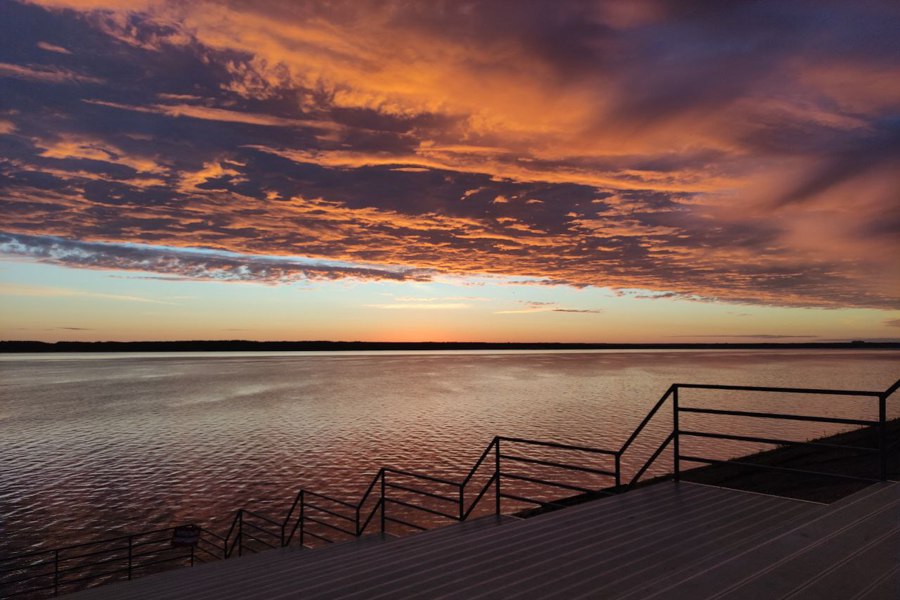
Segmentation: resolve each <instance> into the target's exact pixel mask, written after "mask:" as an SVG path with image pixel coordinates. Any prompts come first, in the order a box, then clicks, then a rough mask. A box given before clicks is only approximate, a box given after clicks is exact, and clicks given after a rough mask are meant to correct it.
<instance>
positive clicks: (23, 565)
mask: <svg viewBox="0 0 900 600" xmlns="http://www.w3.org/2000/svg"><path fill="white" fill-rule="evenodd" d="M898 388H900V380H898V381H897V382H896V383H894V384H893V385H892V386H891V387H889V388H888V389H887V390H885V391H883V392H874V391H858V390H830V389H808V388H786V387H763V386H731V385H708V384H687V383H675V384H672V385H671V386H669V388H668V389H667V390H666V392H665V393H664V394H663V395H662V396H661V397H660V399H659V400H658V401H657V402H656V404H655V405H654V406H653V408H651V409H650V411H649V412H648V413H647V415H646V416H645V417H644V418H643V420H642V421H641V422H640V424H639V425H638V426H637V428H635V430H634V431H633V432H632V433H631V435H629V437H628V438H627V439H626V441H625V442H624V444H622V446H621V447H620V448H619V449H618V450H608V449H603V448H593V447H588V446H577V445H571V444H563V443H558V442H548V441H538V440H529V439H523V438H512V437H504V436H497V437H494V439H493V440H492V441H491V442H490V443H489V444H488V445H487V447H486V448H485V449H484V451H483V452H482V453H481V455H480V456H479V458H478V460H476V461H475V464H474V465H473V466H472V467H471V469H470V470H469V471H468V473H467V474H466V476H465V477H464V478H463V479H461V480H459V481H453V480H450V479H446V478H443V477H437V476H434V475H430V474H426V473H418V472H414V471H409V470H401V469H396V468H392V467H382V468H381V469H379V470H378V472H377V473H376V474H375V476H374V477H373V478H372V480H371V482H370V483H369V485H368V487H367V488H366V490H365V492H364V493H363V495H362V496H361V498H360V500H359V501H358V502H355V503H354V502H349V501H347V500H342V499H339V498H335V497H332V496H329V495H326V494H323V493H320V492H315V491H312V490H308V489H301V490H300V491H299V492H298V493H297V495H296V496H295V498H294V501H293V502H292V504H291V506H290V508H289V510H288V512H287V515H286V516H285V517H284V519H282V520H280V521H279V520H276V519H273V518H271V517H268V516H266V515H262V514H259V513H257V512H253V511H250V510H247V509H245V508H241V509H239V510H238V511H236V513H235V515H234V518H233V519H232V522H231V525H230V527H229V529H228V531H227V533H226V534H225V535H224V536H221V535H218V534H216V533H214V532H211V531H209V530H207V529H203V528H198V531H199V538H198V540H197V542H196V544H195V545H192V546H190V547H189V548H187V549H185V548H181V549H172V548H169V547H168V546H167V545H166V542H171V534H172V533H173V530H174V528H171V527H170V528H164V529H157V530H153V531H146V532H141V533H136V534H132V535H127V536H120V537H116V538H111V539H106V540H101V541H97V542H88V543H84V544H77V545H73V546H65V547H61V548H54V549H49V550H41V551H36V552H32V553H29V554H23V555H19V556H14V557H9V558H0V591H2V592H3V596H4V597H12V596H16V595H24V594H35V593H46V594H52V595H57V594H59V593H61V592H66V591H70V590H71V589H73V586H76V585H77V584H85V583H87V582H89V581H97V580H104V579H123V578H126V577H127V579H131V578H132V577H134V576H135V575H137V574H143V573H146V572H147V571H148V569H150V568H151V567H155V566H156V567H158V566H160V565H163V564H170V565H171V564H173V563H178V562H180V563H185V564H189V565H191V566H192V565H194V564H195V563H196V562H206V561H208V560H211V559H227V558H230V557H232V556H235V555H237V556H241V555H242V554H244V553H245V552H247V551H249V552H258V551H261V550H265V549H274V548H279V547H285V546H289V545H291V544H293V543H294V542H295V540H296V543H298V544H299V545H300V546H302V547H307V546H312V545H316V544H319V543H324V544H328V543H334V542H336V541H340V540H344V539H353V538H359V537H361V536H364V535H366V534H369V533H377V534H380V535H384V534H386V533H388V526H389V525H390V526H395V527H401V528H404V529H406V530H424V529H427V528H429V526H431V525H433V524H434V521H430V522H428V523H426V524H424V525H423V524H422V523H421V522H415V519H416V516H423V515H424V516H426V517H427V518H429V519H441V520H442V521H450V522H459V521H466V520H467V519H468V518H470V517H471V516H472V515H473V514H476V508H478V507H479V506H483V504H484V502H485V501H486V499H487V498H489V497H490V496H492V500H493V503H492V504H493V506H492V507H484V509H483V510H482V511H481V513H480V514H493V515H495V516H499V515H501V514H503V512H504V510H503V509H504V506H503V500H507V501H511V502H513V503H514V504H515V505H516V506H521V505H523V504H526V505H528V504H530V505H537V506H540V507H544V508H556V507H559V506H561V504H560V499H558V498H556V499H553V498H551V499H548V498H547V497H546V494H545V493H541V492H539V491H537V490H548V489H551V490H565V491H566V492H577V493H578V494H584V495H589V496H591V497H594V496H602V495H612V494H617V493H622V492H625V491H627V490H629V489H631V488H633V487H634V486H635V485H636V484H637V483H639V482H640V480H641V478H642V477H643V476H644V475H645V474H646V473H647V471H648V470H649V469H650V468H651V466H652V465H653V464H654V462H655V461H656V460H657V459H658V458H659V457H660V456H661V455H662V454H663V453H664V452H665V450H666V449H667V448H668V447H669V446H670V445H671V446H672V458H673V467H672V473H671V476H672V477H673V478H674V479H675V480H676V481H677V480H679V479H680V478H681V463H682V461H684V462H696V463H704V464H723V463H727V464H730V465H734V466H738V467H744V468H748V469H764V470H774V471H781V472H788V473H802V474H811V475H819V476H826V477H837V478H846V479H851V480H861V481H878V480H881V481H884V480H886V479H887V464H888V456H889V454H890V452H892V451H893V450H894V448H895V447H896V446H897V444H898V441H895V442H893V443H890V444H889V442H888V436H887V426H886V423H887V400H888V398H889V397H890V396H891V395H892V394H894V393H895V392H896V391H897V390H898ZM682 390H717V391H725V392H750V393H778V394H810V395H827V396H852V397H867V398H876V399H877V401H878V419H877V420H875V419H846V418H837V417H826V416H817V415H801V414H785V413H772V412H763V411H745V410H740V411H739V410H727V409H722V408H705V407H699V406H682V405H681V404H680V400H681V398H680V394H679V392H680V391H682ZM667 405H671V415H670V417H669V418H670V419H671V431H670V432H669V433H668V434H667V435H666V436H665V438H664V439H663V441H662V442H661V443H660V444H659V445H658V446H657V447H656V448H655V449H654V450H653V452H651V453H650V456H649V457H648V458H647V459H646V460H645V461H644V462H643V464H642V465H641V466H640V467H639V468H638V469H637V471H636V472H635V474H634V475H633V476H632V477H631V478H630V479H629V480H628V481H627V483H623V472H622V463H623V461H622V458H623V456H625V454H626V453H627V452H629V450H631V449H632V448H633V447H634V446H633V445H634V443H635V441H636V440H638V439H639V438H640V437H641V436H642V434H644V432H645V431H646V428H647V427H648V425H649V424H650V423H651V422H652V421H653V419H654V418H655V417H656V416H657V415H658V414H660V412H661V411H662V414H663V415H665V414H666V413H667V412H668V411H664V410H663V409H664V407H666V406H667ZM683 414H697V415H720V416H730V417H739V418H750V419H774V420H796V421H811V422H818V423H829V424H841V425H861V426H865V427H873V428H875V430H876V433H877V438H878V443H877V447H867V446H850V445H844V444H830V443H826V442H815V441H796V440H785V439H778V438H772V437H762V436H747V435H736V434H731V433H720V432H715V431H697V430H688V429H682V427H681V425H680V417H681V415H683ZM682 437H685V438H707V439H717V440H730V441H738V442H751V443H763V444H777V445H785V446H808V447H820V448H826V449H836V448H839V449H844V450H851V451H853V452H858V453H865V454H874V455H877V457H878V459H879V464H878V472H879V476H878V477H877V478H866V477H860V476H858V475H850V474H845V473H831V472H821V471H813V470H806V469H800V468H794V467H784V466H776V465H765V464H758V463H750V462H745V461H735V460H730V461H726V460H719V459H714V458H710V457H703V456H698V455H693V454H682V452H681V438H682ZM529 451H534V453H532V454H529ZM553 452H557V453H565V454H567V455H569V456H582V457H589V458H591V459H602V460H605V461H607V462H609V461H611V462H612V464H611V466H610V465H608V464H599V465H598V464H595V463H586V462H585V459H581V460H566V461H562V460H560V459H557V460H551V459H550V457H548V456H547V455H548V453H553ZM517 467H518V469H519V470H517ZM529 468H530V469H532V470H531V471H528V470H524V471H523V470H521V469H529ZM541 469H543V470H547V469H550V470H553V472H554V473H556V477H555V478H552V479H551V478H547V477H548V475H540V476H538V475H537V474H536V473H535V471H537V470H541ZM563 473H576V474H578V475H579V476H580V477H593V478H600V479H602V481H603V482H604V484H603V485H599V486H598V485H590V484H586V483H584V482H583V481H582V480H578V481H574V482H573V481H564V480H560V475H561V474H563ZM595 483H596V481H595ZM492 489H493V494H489V492H490V491H491V490H492ZM426 502H430V503H431V504H426ZM435 503H437V504H435ZM389 507H391V509H390V510H389ZM409 515H414V516H409ZM165 532H168V533H169V536H163V535H162V534H163V533H165ZM154 535H156V536H158V537H157V538H153V537H152V536H154ZM147 538H150V539H147ZM80 550H87V551H86V552H83V553H76V554H73V552H74V551H80ZM9 565H12V566H9ZM28 582H35V583H34V585H24V584H26V583H28ZM13 586H14V587H13ZM10 590H11V591H10Z"/></svg>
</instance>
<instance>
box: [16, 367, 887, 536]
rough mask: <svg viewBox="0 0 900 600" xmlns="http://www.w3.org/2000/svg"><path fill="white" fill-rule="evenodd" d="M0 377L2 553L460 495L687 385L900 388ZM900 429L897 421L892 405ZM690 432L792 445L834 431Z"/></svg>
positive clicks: (82, 370)
mask: <svg viewBox="0 0 900 600" xmlns="http://www.w3.org/2000/svg"><path fill="white" fill-rule="evenodd" d="M0 377H2V379H0V553H13V552H16V553H18V552H23V551H26V550H30V549H35V548H40V547H50V546H54V545H60V544H64V543H74V542H80V541H86V540H90V539H97V538H100V537H105V536H108V535H113V534H118V533H121V532H131V531H140V530H144V529H148V528H151V527H164V526H169V525H174V524H178V523H181V522H188V521H193V522H197V523H201V524H203V525H207V526H211V527H212V528H213V529H214V530H216V529H224V528H225V526H226V524H227V523H228V522H230V519H231V516H232V513H233V511H234V510H235V509H236V508H238V507H241V506H244V507H249V508H251V509H256V510H259V511H261V512H265V513H268V514H271V515H273V516H277V517H278V518H281V517H282V516H283V515H284V514H285V512H286V510H287V508H288V506H289V505H290V502H291V500H292V499H293V496H294V494H295V493H296V491H297V490H298V489H299V488H300V487H301V486H302V487H306V488H309V489H316V490H319V491H323V492H326V493H329V494H333V495H335V496H337V497H340V498H346V499H348V500H353V501H355V500H356V499H358V497H359V495H360V494H361V492H362V490H363V489H364V487H365V486H366V485H367V484H368V482H369V480H371V478H372V476H373V474H374V473H375V472H377V470H378V468H379V467H381V466H383V465H388V466H394V467H398V468H406V469H418V470H423V471H425V472H429V473H433V474H440V475H445V476H448V477H452V478H455V479H456V478H460V477H461V476H462V475H463V474H464V473H465V472H467V471H468V469H469V467H471V465H472V464H473V463H474V461H475V460H476V459H477V457H478V456H479V455H480V453H481V451H482V450H483V449H484V447H485V446H486V445H487V444H488V443H489V442H490V440H491V439H492V438H493V436H494V435H498V434H499V435H508V436H518V437H527V438H536V439H543V440H555V441H561V442H569V443H573V444H579V445H589V446H594V447H601V448H612V449H615V448H618V447H619V446H620V445H621V444H622V442H624V440H625V439H626V438H627V436H628V434H629V433H630V432H631V431H632V430H633V429H634V427H635V426H637V424H638V423H639V422H640V420H641V419H642V418H643V416H644V415H645V414H646V413H647V411H648V410H649V409H650V407H652V406H653V404H654V403H655V402H656V400H657V399H658V398H659V397H660V395H661V394H662V393H663V392H664V391H665V390H666V388H667V387H668V386H669V384H671V383H673V382H676V381H677V382H682V383H688V382H689V383H720V384H742V385H766V386H792V387H804V386H806V387H828V388H839V389H865V390H883V389H885V388H887V387H888V386H889V385H891V384H892V383H893V382H894V381H895V380H896V379H897V378H898V377H900V353H898V352H893V351H842V350H835V351H656V352H644V351H641V352H622V351H596V352H390V353H388V352H381V353H349V352H348V353H277V354H276V353H271V354H270V353H253V354H249V353H248V354H235V353H203V354H198V353H192V354H115V355H111V354H107V355H101V354H89V355H74V354H69V355H59V354H57V355H5V356H2V357H0ZM714 401H716V402H719V403H720V405H722V404H725V405H727V406H728V407H732V408H745V409H748V408H755V409H760V410H777V411H778V412H804V413H807V414H822V415H833V416H848V417H864V418H877V408H876V406H877V405H876V403H875V402H873V401H867V400H856V399H852V398H844V397H840V398H835V397H830V398H826V399H824V400H822V399H820V398H814V397H809V396H782V397H771V396H769V395H754V394H743V395H740V394H739V395H735V396H731V397H729V398H728V399H721V398H717V397H715V396H713V395H710V394H709V393H702V392H695V393H693V394H687V393H685V394H684V396H683V397H682V405H687V404H693V405H698V406H699V405H708V404H709V403H711V402H714ZM889 414H890V415H892V416H897V415H898V414H900V399H898V398H897V397H895V398H893V399H892V400H891V402H889ZM746 421H749V420H746ZM687 425H692V426H693V425H695V426H694V427H693V428H696V429H699V428H701V427H706V428H712V429H716V428H718V429H721V428H728V429H730V430H732V431H735V432H745V433H757V434H767V435H769V436H774V437H780V436H787V437H791V438H793V439H804V438H810V437H814V436H817V435H821V434H824V433H830V432H832V431H834V429H833V428H830V427H828V426H821V425H816V424H813V425H810V424H808V423H802V422H793V423H777V424H776V426H773V425H772V424H771V423H767V422H765V421H760V420H756V422H753V423H743V422H742V423H736V422H732V421H727V422H724V421H722V420H720V421H715V420H713V419H712V418H707V419H706V420H703V421H698V422H697V423H696V424H694V423H688V424H687ZM670 429H671V413H666V416H665V417H664V418H659V419H655V421H654V423H653V428H652V429H651V430H650V434H649V435H647V436H644V437H642V438H640V439H639V442H638V443H637V445H636V446H635V448H634V450H633V451H632V450H630V451H629V452H630V453H631V454H632V455H631V456H627V455H626V457H625V458H624V459H623V462H624V467H625V471H626V474H628V473H633V472H634V470H635V469H636V468H637V467H636V465H639V464H640V463H641V462H642V461H643V460H644V459H645V458H646V456H647V455H648V454H649V453H650V452H651V451H652V449H653V448H655V446H656V445H657V444H658V443H659V441H660V440H661V439H662V438H663V437H664V436H665V435H666V434H667V433H668V431H669V430H670ZM692 443H694V442H692ZM698 447H699V448H700V449H702V450H703V451H704V452H706V453H707V454H713V455H716V456H722V457H725V456H734V455H739V454H743V453H745V452H746V451H747V450H748V447H747V446H746V445H744V446H740V447H737V446H734V447H732V446H729V445H727V444H718V445H712V446H710V445H709V443H707V445H706V446H703V445H702V444H701V445H700V446H698ZM751 449H752V448H751ZM670 464H671V461H670V460H668V457H667V459H666V460H664V461H662V462H661V464H660V465H659V469H662V470H666V469H668V468H669V466H670Z"/></svg>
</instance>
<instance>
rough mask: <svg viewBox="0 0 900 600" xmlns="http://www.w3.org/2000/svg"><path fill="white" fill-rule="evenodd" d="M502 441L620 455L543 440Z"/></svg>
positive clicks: (610, 451)
mask: <svg viewBox="0 0 900 600" xmlns="http://www.w3.org/2000/svg"><path fill="white" fill-rule="evenodd" d="M497 439H499V440H500V441H503V442H514V443H517V444H529V445H532V446H546V447H548V448H557V449H559V450H575V451H578V452H593V453H594V454H606V455H608V456H615V455H616V454H619V451H618V450H606V449H604V448H591V447H588V446H574V445H572V444H561V443H559V442H545V441H541V440H526V439H523V438H512V437H498V438H497Z"/></svg>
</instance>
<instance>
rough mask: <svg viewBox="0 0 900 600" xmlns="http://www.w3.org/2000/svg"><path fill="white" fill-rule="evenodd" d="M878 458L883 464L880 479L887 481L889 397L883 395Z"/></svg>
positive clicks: (879, 413)
mask: <svg viewBox="0 0 900 600" xmlns="http://www.w3.org/2000/svg"><path fill="white" fill-rule="evenodd" d="M878 450H879V452H878V456H879V459H880V460H879V462H880V463H881V464H880V466H879V469H878V471H879V475H878V477H879V478H880V479H881V481H887V459H888V447H887V395H886V394H882V395H880V396H878Z"/></svg>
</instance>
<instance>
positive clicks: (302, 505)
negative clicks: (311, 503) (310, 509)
mask: <svg viewBox="0 0 900 600" xmlns="http://www.w3.org/2000/svg"><path fill="white" fill-rule="evenodd" d="M305 504H306V498H305V497H304V494H303V490H300V547H301V548H303V541H304V540H303V537H304V536H303V517H304V516H305V512H306V506H305Z"/></svg>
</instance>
